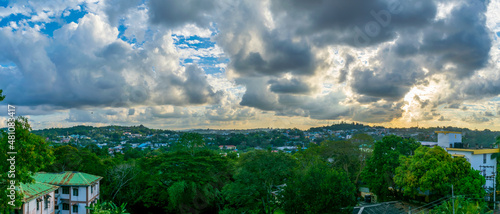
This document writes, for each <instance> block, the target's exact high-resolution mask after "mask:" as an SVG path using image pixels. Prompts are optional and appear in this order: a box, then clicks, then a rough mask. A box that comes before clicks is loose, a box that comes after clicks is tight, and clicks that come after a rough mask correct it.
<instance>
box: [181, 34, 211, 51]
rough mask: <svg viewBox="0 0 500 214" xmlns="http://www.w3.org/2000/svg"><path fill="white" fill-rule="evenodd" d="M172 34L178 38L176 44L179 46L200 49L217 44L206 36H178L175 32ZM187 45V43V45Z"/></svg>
mask: <svg viewBox="0 0 500 214" xmlns="http://www.w3.org/2000/svg"><path fill="white" fill-rule="evenodd" d="M172 36H174V37H176V38H177V39H176V41H175V42H174V44H175V45H176V46H178V47H179V48H192V49H195V50H198V49H205V48H210V47H214V46H215V42H212V41H210V38H204V37H199V36H190V37H187V38H186V37H184V36H178V35H175V34H174V35H172ZM183 44H184V45H183ZM181 45H182V46H181ZM185 45H187V47H186V46H185Z"/></svg>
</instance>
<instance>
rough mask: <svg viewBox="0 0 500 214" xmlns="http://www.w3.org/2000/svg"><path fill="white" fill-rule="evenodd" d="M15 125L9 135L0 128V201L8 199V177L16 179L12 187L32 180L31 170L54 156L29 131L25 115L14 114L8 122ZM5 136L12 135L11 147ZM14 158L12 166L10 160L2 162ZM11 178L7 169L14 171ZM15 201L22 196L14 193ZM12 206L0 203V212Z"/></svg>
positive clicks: (48, 162)
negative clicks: (14, 117)
mask: <svg viewBox="0 0 500 214" xmlns="http://www.w3.org/2000/svg"><path fill="white" fill-rule="evenodd" d="M12 122H13V123H14V124H13V125H14V127H15V131H14V132H11V133H14V134H13V135H9V133H8V132H5V131H1V138H0V157H1V159H2V160H4V161H0V201H2V202H7V201H10V199H8V198H7V187H8V186H9V184H10V180H11V179H12V180H14V181H15V182H16V186H18V185H19V183H32V182H34V180H33V177H32V175H33V173H34V172H38V171H39V170H40V169H42V168H44V167H45V166H46V165H48V164H50V163H52V161H53V160H54V156H53V154H52V150H51V149H50V147H49V145H48V144H47V143H46V142H45V141H44V140H43V138H41V137H39V136H37V135H35V134H33V133H31V126H30V124H29V123H28V119H27V118H25V117H17V118H16V119H15V120H14V121H12ZM9 136H15V139H14V143H13V146H14V149H13V150H11V149H10V144H9V139H12V137H10V138H9ZM7 152H17V154H8V153H7ZM12 157H15V158H14V159H15V163H14V162H13V163H14V164H13V166H15V169H12V168H11V163H10V161H5V160H8V159H12ZM14 170H15V172H14V175H15V177H14V178H11V177H9V171H14ZM16 194H17V195H16V199H15V204H16V205H17V206H19V205H20V204H21V199H22V197H21V196H20V195H19V194H18V192H16ZM11 208H12V206H10V205H7V203H2V204H1V205H0V213H8V211H7V210H9V209H11Z"/></svg>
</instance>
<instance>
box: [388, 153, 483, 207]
mask: <svg viewBox="0 0 500 214" xmlns="http://www.w3.org/2000/svg"><path fill="white" fill-rule="evenodd" d="M400 161H401V165H400V166H399V167H398V168H397V169H396V176H395V177H394V181H395V182H396V185H397V186H399V187H402V188H403V189H404V194H405V195H406V196H415V195H417V194H418V190H420V191H427V190H429V191H430V193H431V194H433V195H435V196H436V197H442V196H445V195H448V194H451V185H452V184H453V185H454V187H455V194H457V195H460V194H464V195H467V196H469V197H474V198H481V197H483V196H484V194H485V191H484V189H483V188H482V186H483V185H484V183H485V179H484V177H483V176H481V175H480V173H479V171H477V170H474V169H472V168H471V165H470V163H469V162H467V160H465V158H452V157H451V155H450V154H448V152H446V151H445V150H444V149H443V148H441V147H439V146H436V147H434V148H432V149H431V148H428V147H425V146H421V147H419V148H418V149H417V150H415V155H413V156H410V157H405V156H402V157H401V159H400Z"/></svg>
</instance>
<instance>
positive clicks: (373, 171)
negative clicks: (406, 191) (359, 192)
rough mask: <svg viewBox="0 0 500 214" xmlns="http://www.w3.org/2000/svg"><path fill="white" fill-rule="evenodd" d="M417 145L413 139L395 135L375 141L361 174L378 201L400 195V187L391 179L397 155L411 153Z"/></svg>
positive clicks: (397, 162)
mask: <svg viewBox="0 0 500 214" xmlns="http://www.w3.org/2000/svg"><path fill="white" fill-rule="evenodd" d="M419 145H420V144H419V143H417V142H415V140H414V139H411V138H410V139H403V138H401V137H398V136H395V135H390V136H385V137H384V138H382V140H381V141H377V142H376V143H375V145H374V149H373V153H372V156H371V158H370V159H369V161H368V162H367V164H366V167H365V169H364V170H363V172H362V174H361V176H362V178H363V181H364V182H365V183H366V184H368V186H369V187H370V191H371V192H373V193H375V194H376V195H377V197H378V199H379V200H380V201H385V200H388V199H389V198H390V197H396V198H400V197H401V194H400V192H401V188H400V187H399V188H396V184H395V183H394V179H393V178H394V175H395V174H396V168H397V167H398V166H399V161H400V159H399V156H401V155H403V156H409V155H412V154H413V152H414V151H415V149H417V148H418V147H419Z"/></svg>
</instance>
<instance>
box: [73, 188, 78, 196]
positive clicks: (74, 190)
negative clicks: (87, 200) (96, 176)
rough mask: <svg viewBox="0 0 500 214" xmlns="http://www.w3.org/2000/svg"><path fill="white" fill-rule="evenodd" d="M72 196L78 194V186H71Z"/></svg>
mask: <svg viewBox="0 0 500 214" xmlns="http://www.w3.org/2000/svg"><path fill="white" fill-rule="evenodd" d="M73 196H78V188H73Z"/></svg>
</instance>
